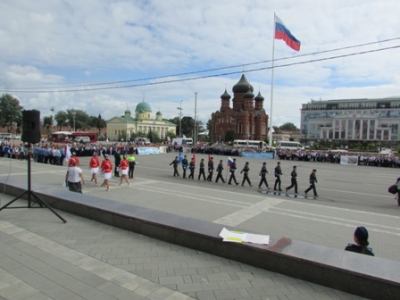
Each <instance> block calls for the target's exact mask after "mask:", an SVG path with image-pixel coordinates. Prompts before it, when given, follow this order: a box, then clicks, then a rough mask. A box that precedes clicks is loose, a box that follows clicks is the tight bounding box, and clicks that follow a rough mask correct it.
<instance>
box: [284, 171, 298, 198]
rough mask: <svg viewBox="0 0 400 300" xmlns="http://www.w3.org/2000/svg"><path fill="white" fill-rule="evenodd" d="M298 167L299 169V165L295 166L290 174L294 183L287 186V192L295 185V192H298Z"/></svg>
mask: <svg viewBox="0 0 400 300" xmlns="http://www.w3.org/2000/svg"><path fill="white" fill-rule="evenodd" d="M296 169H297V167H296V166H293V171H292V173H290V176H291V179H290V181H291V183H292V184H291V185H290V186H288V187H287V188H286V192H287V191H288V190H290V189H291V188H292V187H294V193H295V194H297V172H296Z"/></svg>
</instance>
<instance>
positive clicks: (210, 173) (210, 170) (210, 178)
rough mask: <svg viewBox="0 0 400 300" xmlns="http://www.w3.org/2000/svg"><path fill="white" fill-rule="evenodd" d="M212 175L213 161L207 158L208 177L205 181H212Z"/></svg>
mask: <svg viewBox="0 0 400 300" xmlns="http://www.w3.org/2000/svg"><path fill="white" fill-rule="evenodd" d="M213 173H214V161H213V157H212V156H211V157H210V158H209V161H208V177H207V181H212V177H213Z"/></svg>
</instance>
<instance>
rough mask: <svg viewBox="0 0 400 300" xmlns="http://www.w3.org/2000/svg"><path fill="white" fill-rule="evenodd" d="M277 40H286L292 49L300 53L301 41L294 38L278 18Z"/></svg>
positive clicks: (276, 27)
mask: <svg viewBox="0 0 400 300" xmlns="http://www.w3.org/2000/svg"><path fill="white" fill-rule="evenodd" d="M275 38H276V39H277V40H284V41H285V42H286V45H288V46H289V47H290V48H292V49H293V50H295V51H300V44H301V43H300V41H299V40H298V39H296V38H295V37H294V35H293V34H292V33H291V32H290V31H289V29H287V28H286V26H285V24H283V22H282V20H281V19H279V18H278V17H277V16H275Z"/></svg>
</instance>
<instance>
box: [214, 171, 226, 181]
mask: <svg viewBox="0 0 400 300" xmlns="http://www.w3.org/2000/svg"><path fill="white" fill-rule="evenodd" d="M219 179H221V181H222V183H225V180H224V177H223V176H222V172H218V174H217V179H215V182H218V180H219Z"/></svg>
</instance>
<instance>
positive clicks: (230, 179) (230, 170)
mask: <svg viewBox="0 0 400 300" xmlns="http://www.w3.org/2000/svg"><path fill="white" fill-rule="evenodd" d="M235 171H236V158H234V159H233V161H232V163H231V164H230V167H229V172H230V173H231V176H230V177H229V181H228V184H231V181H232V180H233V181H234V182H235V183H236V185H238V184H239V183H238V182H237V181H236V177H235Z"/></svg>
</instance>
